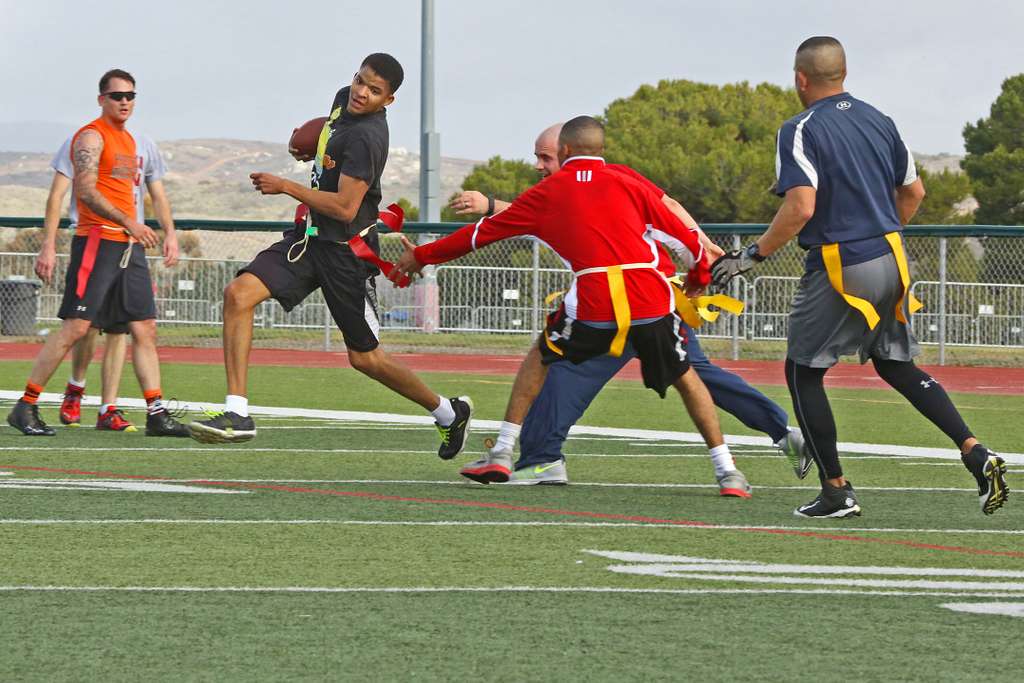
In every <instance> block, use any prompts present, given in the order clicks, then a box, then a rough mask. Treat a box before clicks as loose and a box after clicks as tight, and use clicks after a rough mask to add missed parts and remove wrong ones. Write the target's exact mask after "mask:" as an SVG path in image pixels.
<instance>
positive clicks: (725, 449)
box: [711, 443, 736, 477]
mask: <svg viewBox="0 0 1024 683" xmlns="http://www.w3.org/2000/svg"><path fill="white" fill-rule="evenodd" d="M711 464H713V465H714V466H715V476H716V477H720V476H722V475H723V474H725V473H726V472H734V471H735V470H736V463H735V462H734V461H733V459H732V453H730V452H729V446H728V445H727V444H724V443H723V444H722V445H721V446H715V447H714V448H712V449H711Z"/></svg>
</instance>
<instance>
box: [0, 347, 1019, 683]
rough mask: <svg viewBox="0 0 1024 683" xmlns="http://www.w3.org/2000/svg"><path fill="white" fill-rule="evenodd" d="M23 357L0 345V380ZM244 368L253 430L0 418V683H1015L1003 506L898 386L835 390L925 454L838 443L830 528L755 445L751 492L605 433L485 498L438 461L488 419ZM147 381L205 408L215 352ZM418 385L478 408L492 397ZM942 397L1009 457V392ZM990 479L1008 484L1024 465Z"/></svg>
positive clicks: (634, 403) (473, 384) (619, 388)
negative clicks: (850, 491) (211, 436)
mask: <svg viewBox="0 0 1024 683" xmlns="http://www.w3.org/2000/svg"><path fill="white" fill-rule="evenodd" d="M27 370H28V364H27V363H18V362H5V363H0V387H2V388H3V389H6V390H9V391H11V390H17V389H20V387H21V384H22V382H23V378H24V375H25V374H26V372H27ZM252 372H253V375H252V401H253V403H254V404H259V405H261V406H278V407H283V408H291V410H282V411H279V412H280V413H282V414H279V415H277V416H274V417H258V418H257V424H258V428H259V430H260V433H259V436H258V437H257V439H256V440H255V441H252V442H250V443H249V444H244V445H236V446H206V445H201V444H198V443H194V442H192V441H190V440H168V439H152V438H147V437H145V436H143V435H142V433H141V431H140V432H139V433H135V434H110V433H99V432H96V431H95V430H92V429H89V428H78V429H60V430H59V431H58V434H57V436H56V437H54V438H51V439H41V438H35V439H29V438H27V437H23V436H21V435H19V434H17V433H16V432H15V431H14V430H12V429H10V428H7V427H4V429H3V430H2V431H0V548H2V549H3V553H2V557H3V560H2V562H0V600H2V604H3V609H2V618H0V639H2V641H0V642H3V646H2V648H0V680H5V681H6V680H68V679H76V680H86V679H104V680H126V679H132V680H138V679H145V680H172V679H173V680H180V679H202V680H226V679H289V678H295V679H299V678H334V679H344V678H361V679H395V678H402V679H406V678H418V679H431V680H433V679H469V678H474V679H486V680H509V681H513V680H516V681H518V680H567V679H568V680H586V679H589V680H641V679H643V680H648V679H691V680H736V679H742V680H754V679H765V680H810V679H816V680H820V679H822V678H823V677H843V678H846V679H853V680H907V679H921V680H923V679H927V680H964V679H969V678H984V679H987V680H1016V679H1017V678H1018V677H1019V672H1020V668H1021V658H1020V655H1019V649H1018V648H1017V646H1016V643H1017V642H1018V640H1019V636H1020V635H1021V634H1022V633H1024V618H1021V617H1020V616H1011V615H1010V614H1012V613H1016V614H1018V615H1020V614H1024V504H1019V499H1018V498H1017V494H1016V493H1014V494H1012V495H1011V497H1010V501H1009V502H1008V504H1007V505H1006V506H1005V507H1004V508H1003V509H1002V510H1000V511H999V512H998V513H997V514H996V515H994V516H992V517H985V516H983V515H982V514H981V513H980V512H979V511H978V506H977V498H976V495H975V494H974V492H973V490H972V489H971V485H972V480H971V478H970V477H969V476H968V475H967V474H966V472H965V471H964V470H963V469H962V467H961V466H960V464H959V461H958V460H957V459H955V453H954V452H953V451H952V450H951V449H949V448H948V444H947V443H946V442H945V439H944V437H943V436H942V435H941V434H940V433H939V432H938V431H937V430H936V429H935V428H934V427H932V426H931V425H930V424H928V423H926V422H924V420H923V419H922V418H920V417H919V416H917V415H916V413H914V412H913V410H912V409H910V408H909V406H906V405H905V404H904V403H903V400H902V399H901V398H900V397H899V396H898V395H896V394H895V393H894V392H886V391H854V390H834V391H830V395H831V396H832V397H833V398H834V399H835V401H834V404H833V407H834V409H835V411H836V413H837V417H838V422H839V435H840V440H841V441H848V442H858V443H863V444H893V445H894V448H893V449H889V450H892V451H893V452H899V451H900V449H899V448H898V447H899V446H919V447H929V448H934V449H937V450H935V451H934V453H932V454H931V455H930V457H906V456H901V457H895V456H891V455H889V454H887V453H882V454H871V453H865V452H863V451H867V450H870V449H867V448H863V449H854V450H860V451H861V452H852V451H851V452H849V453H847V454H846V455H845V456H844V465H845V467H846V470H847V473H848V475H849V477H850V479H851V481H853V482H854V484H855V485H856V487H857V490H858V495H859V497H860V499H861V505H862V507H863V508H864V516H862V517H860V518H856V519H851V520H847V521H842V522H821V521H813V520H806V519H800V518H796V517H793V516H792V509H793V508H794V507H796V506H797V505H799V504H801V503H804V502H807V501H808V500H810V499H811V498H812V497H813V496H814V495H815V487H814V486H813V477H814V475H813V474H812V475H811V478H810V479H808V480H806V481H804V482H800V481H797V480H796V479H795V478H794V477H793V475H792V472H791V471H790V470H789V469H788V467H787V465H786V461H785V460H784V459H783V458H782V457H780V456H779V455H777V454H776V453H775V451H774V449H772V448H771V447H770V446H768V445H767V443H765V444H762V445H757V444H755V443H751V444H748V445H741V446H737V447H735V448H734V453H735V455H736V460H737V464H738V466H739V467H740V469H742V470H743V471H744V472H745V473H746V474H747V476H748V478H749V479H750V481H751V482H752V483H753V485H754V487H755V491H754V496H753V498H751V499H750V500H738V499H724V498H720V497H719V496H718V495H717V486H715V485H714V477H713V476H712V470H711V465H710V462H709V461H708V459H707V457H706V453H705V449H704V448H703V447H702V446H700V445H698V444H693V443H687V442H683V441H680V440H679V439H676V438H670V437H669V436H667V435H655V434H644V433H639V434H638V433H632V432H630V433H627V432H615V431H613V432H611V433H604V434H595V433H590V434H585V435H580V436H577V437H574V438H572V439H570V441H569V442H568V444H567V449H566V451H567V455H568V461H567V462H568V469H569V476H570V478H571V479H572V485H570V486H568V487H508V486H490V487H485V486H480V485H475V484H470V483H467V482H464V481H463V480H461V478H460V477H459V476H458V474H457V470H458V467H459V466H460V465H461V464H463V463H465V462H467V461H468V460H470V459H473V458H475V457H478V455H479V453H480V452H481V451H482V450H483V447H482V444H481V441H482V437H483V436H485V435H489V434H491V433H492V430H489V429H481V430H478V431H477V433H476V434H475V435H474V436H473V437H471V441H470V444H469V447H468V449H467V451H468V452H467V453H464V454H463V455H461V456H460V457H459V458H458V459H456V461H454V462H443V461H440V460H439V459H438V458H437V457H436V456H435V455H434V454H433V453H434V451H435V450H436V446H437V444H436V434H435V433H434V432H433V429H432V428H431V427H429V425H424V424H416V423H413V422H412V421H410V420H407V419H403V418H402V417H400V416H402V415H414V416H419V415H420V412H419V410H418V409H417V408H416V407H415V406H412V405H411V404H407V403H405V402H403V401H402V399H400V398H397V397H394V396H392V395H390V394H389V393H388V392H387V391H386V390H384V389H382V388H379V387H377V386H376V385H374V384H372V383H371V382H369V381H367V380H365V379H364V378H362V377H360V376H358V375H357V374H356V373H354V372H352V371H350V370H312V369H300V368H281V367H262V368H254V369H253V371H252ZM164 375H165V378H164V382H163V384H164V386H165V387H166V388H167V390H168V394H176V395H177V396H178V397H179V398H181V399H183V400H185V401H186V402H187V403H189V404H190V405H191V406H193V407H194V408H198V407H199V405H200V404H201V403H202V402H203V401H209V402H216V401H218V400H221V399H222V395H223V375H222V371H221V369H220V368H219V367H215V366H190V365H170V366H167V367H165V372H164ZM64 376H65V372H64V370H62V371H60V372H59V373H58V374H57V377H58V378H60V377H64ZM425 376H426V378H427V379H428V381H429V382H430V383H431V384H432V385H433V386H435V387H436V388H437V389H438V390H440V391H443V392H445V393H447V394H455V393H469V394H470V395H472V396H473V398H474V400H475V402H476V405H477V413H476V416H477V418H479V419H480V420H496V419H500V417H501V413H502V411H503V407H504V401H505V399H506V398H507V394H508V390H509V388H510V386H511V379H510V378H508V379H506V378H502V377H493V376H491V377H485V376H471V375H461V376H445V375H438V374H427V375H425ZM125 377H126V379H125V387H126V389H127V388H130V389H131V390H132V391H133V392H134V391H137V389H136V388H135V387H134V385H133V383H132V380H131V379H130V378H131V374H130V369H129V370H126V372H125ZM90 382H91V383H92V384H93V386H95V384H97V383H98V382H97V381H96V378H94V377H93V378H91V379H90ZM57 387H58V383H57V382H54V384H53V385H52V387H51V388H57ZM765 391H766V393H768V394H769V395H770V396H772V397H773V398H775V399H777V400H779V401H780V403H782V405H784V406H786V405H787V402H786V401H785V399H784V397H785V394H784V390H782V389H780V388H777V387H769V388H766V389H765ZM125 393H130V392H128V391H126V392H125ZM954 400H956V401H957V403H958V405H959V406H960V408H961V410H962V412H963V413H964V416H965V418H966V419H967V421H968V423H969V424H970V425H971V426H972V428H973V429H974V430H975V431H976V432H977V433H978V434H979V436H981V437H982V438H983V440H984V441H985V442H986V443H987V444H988V445H989V446H991V447H992V448H994V449H996V450H1001V451H1003V452H1006V453H1015V454H1020V453H1022V452H1024V436H1022V432H1021V429H1020V426H1019V420H1020V415H1022V414H1024V397H1017V396H982V395H971V394H959V395H955V396H954ZM10 405H11V401H10V400H5V401H3V402H2V403H0V410H3V412H4V413H5V414H6V412H7V411H8V410H9V407H10ZM311 410H361V411H368V412H373V413H388V414H393V415H394V416H392V417H387V416H363V417H361V418H360V419H358V420H352V419H349V420H341V419H335V418H331V417H330V416H329V415H327V414H319V413H317V414H316V415H315V416H311V414H310V411H311ZM128 412H129V417H133V418H135V419H136V420H137V421H138V422H140V423H141V422H142V420H143V416H142V414H141V411H138V410H136V411H131V410H130V411H128ZM42 413H43V415H44V418H47V419H48V420H49V421H50V422H51V423H55V422H56V421H57V420H56V407H55V406H54V405H52V404H49V405H45V406H44V407H43V409H42ZM83 414H84V418H85V420H86V422H87V423H88V422H90V421H91V420H92V419H94V417H95V411H94V409H93V408H91V407H87V408H85V410H84V411H83ZM583 424H584V425H587V426H591V427H606V428H618V429H634V430H635V429H643V430H669V431H675V432H691V431H693V427H692V425H691V424H690V423H689V422H688V420H687V419H686V418H685V417H684V415H683V412H682V407H681V405H680V402H679V401H678V399H676V398H673V397H670V399H669V400H666V401H660V400H658V399H657V397H656V396H655V395H654V394H653V393H652V392H649V391H644V390H642V388H641V387H640V386H639V384H638V383H634V382H628V381H621V382H618V381H617V382H613V383H612V384H611V385H610V386H609V387H608V388H607V389H606V391H605V392H604V393H603V394H602V396H601V397H599V399H598V401H597V402H596V403H595V405H594V406H593V407H592V410H591V411H590V412H588V414H587V416H586V417H585V419H584V420H583ZM723 426H724V428H725V430H726V431H727V432H728V433H730V434H734V435H746V436H749V435H751V434H752V432H750V431H749V430H747V429H745V428H743V427H742V426H741V425H739V424H738V423H737V422H736V421H735V420H733V419H732V418H723ZM592 431H594V430H592ZM883 450H884V449H883ZM1017 457H1018V458H1019V456H1017ZM1010 470H1011V473H1010V474H1009V475H1008V479H1009V483H1010V487H1011V489H1014V488H1017V486H1015V484H1016V483H1017V482H1018V481H1024V476H1022V475H1024V461H1020V460H1015V461H1013V462H1012V463H1011V465H1010ZM949 605H959V607H958V608H957V610H954V609H952V608H951V607H949ZM993 605H996V606H998V605H1002V607H997V608H998V609H999V610H1000V613H991V612H992V610H993V609H995V608H994V607H993ZM959 610H973V611H966V612H965V611H959ZM985 610H988V612H987V613H986V612H985ZM978 611H981V612H982V613H976V612H978ZM1014 672H1016V673H1014Z"/></svg>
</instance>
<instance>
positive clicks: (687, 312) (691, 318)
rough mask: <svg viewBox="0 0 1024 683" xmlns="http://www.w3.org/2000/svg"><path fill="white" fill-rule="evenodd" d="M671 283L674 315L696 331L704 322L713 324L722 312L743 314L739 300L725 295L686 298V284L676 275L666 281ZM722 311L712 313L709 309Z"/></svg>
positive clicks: (741, 303)
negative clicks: (674, 306)
mask: <svg viewBox="0 0 1024 683" xmlns="http://www.w3.org/2000/svg"><path fill="white" fill-rule="evenodd" d="M668 281H669V282H671V283H672V296H673V297H675V302H676V313H678V314H679V317H680V318H682V319H683V322H684V323H686V324H687V325H689V326H690V327H692V328H693V329H697V328H698V327H700V326H701V325H703V324H704V321H705V320H706V321H708V322H709V323H713V322H715V321H716V320H718V316H719V315H721V313H722V311H728V312H729V313H732V314H733V315H739V314H741V313H743V307H744V304H743V302H742V301H740V300H739V299H734V298H732V297H731V296H728V295H726V294H713V295H710V296H695V297H688V296H686V284H685V283H684V282H683V281H682V279H681V278H680V277H679V276H678V275H676V276H674V277H670V278H669V279H668ZM712 306H714V307H716V308H720V309H722V311H713V310H711V307H712Z"/></svg>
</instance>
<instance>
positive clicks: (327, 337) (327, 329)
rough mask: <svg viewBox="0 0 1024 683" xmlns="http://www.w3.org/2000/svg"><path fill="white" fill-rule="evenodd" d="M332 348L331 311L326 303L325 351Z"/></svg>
mask: <svg viewBox="0 0 1024 683" xmlns="http://www.w3.org/2000/svg"><path fill="white" fill-rule="evenodd" d="M330 350H331V311H330V309H328V308H327V304H324V351H330Z"/></svg>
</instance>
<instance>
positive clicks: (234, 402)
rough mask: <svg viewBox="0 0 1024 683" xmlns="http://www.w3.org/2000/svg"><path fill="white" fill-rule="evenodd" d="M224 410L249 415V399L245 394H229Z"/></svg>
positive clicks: (240, 415)
mask: <svg viewBox="0 0 1024 683" xmlns="http://www.w3.org/2000/svg"><path fill="white" fill-rule="evenodd" d="M224 412H226V413H234V414H235V415H238V416H239V417H249V399H248V398H246V397H245V396H238V395H236V394H228V395H227V397H226V398H225V399H224Z"/></svg>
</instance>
